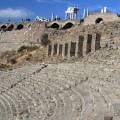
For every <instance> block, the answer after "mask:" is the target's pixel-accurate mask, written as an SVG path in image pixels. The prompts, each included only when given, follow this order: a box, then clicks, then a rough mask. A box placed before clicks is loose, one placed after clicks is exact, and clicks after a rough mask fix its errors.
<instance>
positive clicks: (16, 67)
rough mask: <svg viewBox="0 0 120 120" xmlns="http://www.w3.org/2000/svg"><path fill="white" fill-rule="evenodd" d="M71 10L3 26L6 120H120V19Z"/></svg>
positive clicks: (0, 112)
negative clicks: (52, 17)
mask: <svg viewBox="0 0 120 120" xmlns="http://www.w3.org/2000/svg"><path fill="white" fill-rule="evenodd" d="M69 10H71V9H68V11H67V12H66V13H67V18H68V19H65V20H53V21H39V20H37V21H32V22H20V23H14V22H13V23H12V22H11V23H0V63H1V69H0V120H120V80H119V78H120V57H119V56H120V18H119V17H118V16H117V15H116V14H115V13H111V12H110V11H107V10H106V8H103V9H101V11H99V12H98V11H97V12H94V13H91V14H90V13H89V11H88V10H87V11H84V15H83V16H84V20H83V21H80V20H76V19H75V18H76V13H77V11H78V9H72V10H73V12H72V14H71V13H70V14H69V15H70V16H69V15H68V13H69V12H70V11H69ZM74 10H75V11H74ZM74 12H75V14H73V13H74ZM69 17H70V18H69ZM4 65H6V66H4ZM9 66H10V67H9ZM11 66H12V67H11ZM2 68H6V69H2ZM8 68H9V69H8Z"/></svg>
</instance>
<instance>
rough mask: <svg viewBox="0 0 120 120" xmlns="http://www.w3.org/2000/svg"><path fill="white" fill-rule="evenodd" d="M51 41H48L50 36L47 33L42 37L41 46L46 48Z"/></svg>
mask: <svg viewBox="0 0 120 120" xmlns="http://www.w3.org/2000/svg"><path fill="white" fill-rule="evenodd" d="M49 42H50V41H49V40H48V34H47V33H44V34H42V35H41V44H42V45H44V46H46V45H48V44H49Z"/></svg>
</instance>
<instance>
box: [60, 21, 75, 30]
mask: <svg viewBox="0 0 120 120" xmlns="http://www.w3.org/2000/svg"><path fill="white" fill-rule="evenodd" d="M73 25H74V24H73V23H71V22H68V23H66V24H65V25H64V26H63V28H62V29H69V28H71V27H73Z"/></svg>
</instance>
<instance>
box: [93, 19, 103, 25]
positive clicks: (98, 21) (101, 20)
mask: <svg viewBox="0 0 120 120" xmlns="http://www.w3.org/2000/svg"><path fill="white" fill-rule="evenodd" d="M101 22H103V18H97V19H96V20H95V24H99V23H101Z"/></svg>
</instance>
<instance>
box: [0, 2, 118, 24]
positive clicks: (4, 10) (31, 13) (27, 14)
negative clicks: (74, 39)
mask: <svg viewBox="0 0 120 120" xmlns="http://www.w3.org/2000/svg"><path fill="white" fill-rule="evenodd" d="M68 6H76V7H78V8H79V14H78V18H80V16H81V15H82V13H83V10H84V8H88V9H89V10H90V11H94V10H96V9H99V8H102V7H104V6H106V7H108V8H109V9H110V10H112V11H114V12H116V13H120V0H0V22H3V21H5V22H6V21H8V19H10V20H11V21H20V20H21V19H22V18H24V19H26V18H30V19H32V20H33V19H35V17H36V16H43V17H45V18H48V19H49V18H51V15H52V13H54V15H58V16H60V17H61V18H64V16H65V10H66V9H67V7H68Z"/></svg>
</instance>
